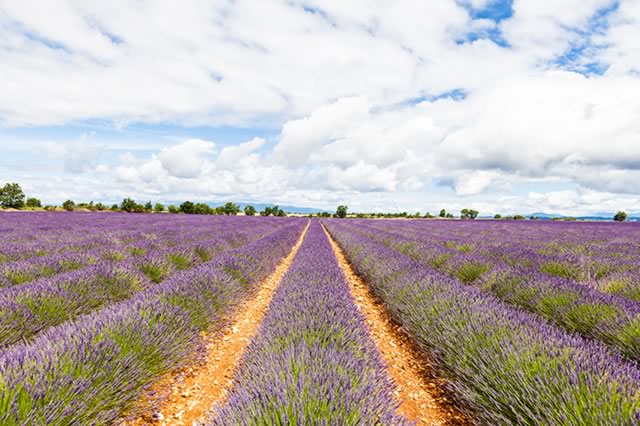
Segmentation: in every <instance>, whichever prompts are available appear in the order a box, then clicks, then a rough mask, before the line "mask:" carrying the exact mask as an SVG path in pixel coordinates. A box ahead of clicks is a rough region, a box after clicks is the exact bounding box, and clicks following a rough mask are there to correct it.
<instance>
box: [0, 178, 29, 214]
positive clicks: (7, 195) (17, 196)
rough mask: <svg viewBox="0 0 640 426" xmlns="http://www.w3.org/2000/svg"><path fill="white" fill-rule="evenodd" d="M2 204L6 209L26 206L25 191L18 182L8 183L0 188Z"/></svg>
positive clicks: (0, 203)
mask: <svg viewBox="0 0 640 426" xmlns="http://www.w3.org/2000/svg"><path fill="white" fill-rule="evenodd" d="M0 206H2V207H4V208H6V209H19V208H22V207H24V192H22V188H21V187H20V185H18V184H17V183H7V184H5V186H3V187H2V188H0Z"/></svg>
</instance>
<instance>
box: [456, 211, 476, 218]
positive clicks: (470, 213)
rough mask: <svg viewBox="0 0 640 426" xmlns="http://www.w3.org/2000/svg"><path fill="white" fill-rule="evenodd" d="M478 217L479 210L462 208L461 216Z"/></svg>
mask: <svg viewBox="0 0 640 426" xmlns="http://www.w3.org/2000/svg"><path fill="white" fill-rule="evenodd" d="M476 217H478V211H477V210H473V209H462V210H460V218H461V219H475V218H476Z"/></svg>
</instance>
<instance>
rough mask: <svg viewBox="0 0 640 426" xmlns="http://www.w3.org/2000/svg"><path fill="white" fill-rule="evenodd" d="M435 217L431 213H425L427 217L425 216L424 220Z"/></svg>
mask: <svg viewBox="0 0 640 426" xmlns="http://www.w3.org/2000/svg"><path fill="white" fill-rule="evenodd" d="M433 217H434V216H433V215H432V214H431V213H429V212H426V213H425V215H424V218H425V219H432V218H433Z"/></svg>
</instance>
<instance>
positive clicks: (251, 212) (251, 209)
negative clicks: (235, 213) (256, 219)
mask: <svg viewBox="0 0 640 426" xmlns="http://www.w3.org/2000/svg"><path fill="white" fill-rule="evenodd" d="M255 214H256V208H255V207H253V206H246V207H245V208H244V215H245V216H255Z"/></svg>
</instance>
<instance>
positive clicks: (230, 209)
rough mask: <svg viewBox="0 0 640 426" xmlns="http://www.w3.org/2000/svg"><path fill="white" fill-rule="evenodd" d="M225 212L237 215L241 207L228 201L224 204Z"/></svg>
mask: <svg viewBox="0 0 640 426" xmlns="http://www.w3.org/2000/svg"><path fill="white" fill-rule="evenodd" d="M223 208H224V214H226V215H237V214H238V213H240V207H238V205H237V204H236V203H232V202H228V203H226V204H225V205H224V206H223Z"/></svg>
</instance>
